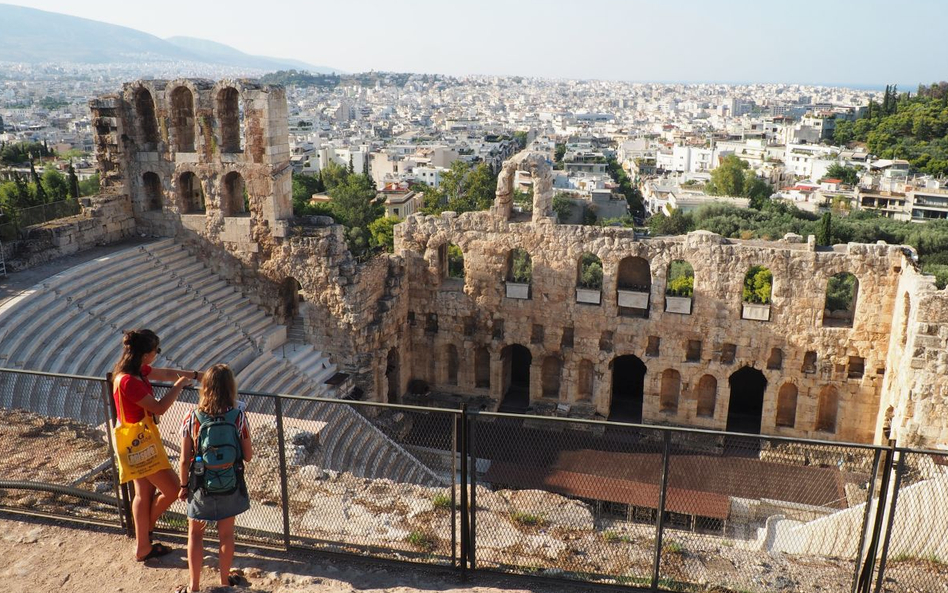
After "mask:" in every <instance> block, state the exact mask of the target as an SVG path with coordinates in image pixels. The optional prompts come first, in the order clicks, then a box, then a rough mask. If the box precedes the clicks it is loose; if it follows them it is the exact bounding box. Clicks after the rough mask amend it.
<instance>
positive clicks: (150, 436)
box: [112, 402, 171, 484]
mask: <svg viewBox="0 0 948 593" xmlns="http://www.w3.org/2000/svg"><path fill="white" fill-rule="evenodd" d="M120 403H121V402H120ZM124 407H125V406H123V405H119V406H118V414H119V424H118V425H117V426H116V427H115V428H113V429H112V436H113V439H114V440H113V442H114V443H115V456H116V460H117V463H116V465H118V472H119V482H121V483H122V484H124V483H125V482H129V481H131V480H137V479H139V478H144V477H145V476H150V475H151V474H153V473H155V472H157V471H161V470H163V469H171V462H170V461H168V454H167V453H165V447H164V445H163V444H162V443H161V434H160V433H159V432H158V427H157V426H156V425H155V421H154V420H152V416H151V414H150V413H148V412H147V411H146V412H145V418H144V419H142V421H141V422H136V423H134V424H126V423H125V420H124V418H123V416H124V414H122V408H124Z"/></svg>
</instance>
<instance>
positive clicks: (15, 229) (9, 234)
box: [0, 199, 82, 241]
mask: <svg viewBox="0 0 948 593" xmlns="http://www.w3.org/2000/svg"><path fill="white" fill-rule="evenodd" d="M80 212H82V206H81V205H80V204H79V200H73V199H68V200H60V201H58V202H50V203H48V204H40V205H38V206H30V207H29V208H22V209H20V210H16V211H14V212H11V213H9V214H8V216H6V217H4V218H3V220H2V223H0V240H2V241H15V240H16V239H18V238H19V231H20V230H21V229H24V228H26V227H28V226H32V225H34V224H42V223H44V222H49V221H50V220H56V219H57V218H65V217H67V216H75V215H76V214H79V213H80Z"/></svg>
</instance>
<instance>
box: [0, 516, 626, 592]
mask: <svg viewBox="0 0 948 593" xmlns="http://www.w3.org/2000/svg"><path fill="white" fill-rule="evenodd" d="M0 534H2V535H0V590H3V591H10V592H11V593H12V592H17V593H19V592H21V591H24V592H25V591H37V592H45V591H61V592H63V593H69V592H73V591H74V592H77V593H79V592H82V593H86V592H89V591H108V592H113V591H114V592H128V593H151V592H157V593H168V592H170V591H173V590H174V588H175V586H176V585H179V584H185V583H186V582H187V560H186V557H185V550H184V541H183V540H176V539H172V540H170V545H171V546H173V547H174V548H176V550H175V552H173V553H172V554H170V555H168V556H165V557H164V558H161V559H158V560H153V561H149V562H148V563H147V564H138V563H136V562H135V561H134V560H133V559H132V542H131V540H130V539H128V538H126V537H125V536H124V535H121V534H119V533H118V532H116V531H110V530H104V529H96V528H88V527H84V526H72V525H69V524H57V523H54V522H49V521H45V520H32V519H25V520H18V519H16V518H14V517H12V516H10V515H3V514H0ZM205 549H206V550H208V549H209V546H205ZM216 561H217V559H216V555H214V554H206V555H205V561H204V565H205V568H204V573H203V577H202V587H203V588H202V591H218V592H224V591H229V592H234V593H265V592H266V593H291V592H292V593H355V592H359V593H375V592H382V591H387V592H392V593H428V592H431V591H446V592H448V591H450V592H452V593H501V592H513V593H517V592H519V593H580V592H581V591H589V587H583V586H579V585H577V586H570V585H568V584H564V585H548V584H546V583H531V582H528V581H524V580H520V579H503V578H500V577H495V576H492V575H483V574H480V575H477V577H476V579H475V580H473V581H469V582H467V583H463V582H462V581H461V580H460V578H459V577H458V576H457V575H456V574H454V573H451V572H447V571H445V572H440V571H436V570H430V569H425V568H423V567H416V566H412V565H397V566H393V565H390V564H380V563H372V562H370V561H365V560H361V559H358V558H353V559H351V560H349V559H342V560H340V559H338V557H328V556H322V555H318V554H305V553H299V552H293V553H290V554H283V553H280V552H270V551H265V550H259V549H256V550H255V549H253V548H248V547H243V546H238V549H237V556H236V558H235V561H234V566H235V567H237V568H240V569H242V570H243V571H244V574H245V575H246V577H247V579H248V580H249V585H248V586H244V587H233V588H228V587H217V588H214V587H211V586H210V585H212V584H213V583H215V582H216V574H215V573H214V571H213V570H212V569H211V567H212V566H215V565H216ZM625 590H626V591H628V589H625Z"/></svg>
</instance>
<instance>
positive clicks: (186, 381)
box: [174, 376, 194, 388]
mask: <svg viewBox="0 0 948 593" xmlns="http://www.w3.org/2000/svg"><path fill="white" fill-rule="evenodd" d="M193 381H194V380H193V379H191V377H189V376H184V377H178V380H177V381H175V382H174V386H175V387H181V388H184V387H190V386H191V383H192V382H193Z"/></svg>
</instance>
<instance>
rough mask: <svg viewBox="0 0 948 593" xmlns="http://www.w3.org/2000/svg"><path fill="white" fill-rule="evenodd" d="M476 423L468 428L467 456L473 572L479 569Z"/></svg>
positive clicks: (469, 534)
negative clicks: (469, 482)
mask: <svg viewBox="0 0 948 593" xmlns="http://www.w3.org/2000/svg"><path fill="white" fill-rule="evenodd" d="M473 434H474V423H473V422H472V423H470V424H468V426H467V435H466V437H467V454H468V455H469V456H470V462H469V463H470V470H471V497H470V506H469V507H468V512H469V513H470V516H471V519H470V521H471V523H470V527H468V537H470V538H471V541H470V542H469V543H468V545H467V553H468V556H470V559H471V570H476V569H477V562H476V560H475V558H477V456H476V455H475V454H474V442H475V441H474V437H473V436H472V435H473Z"/></svg>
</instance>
